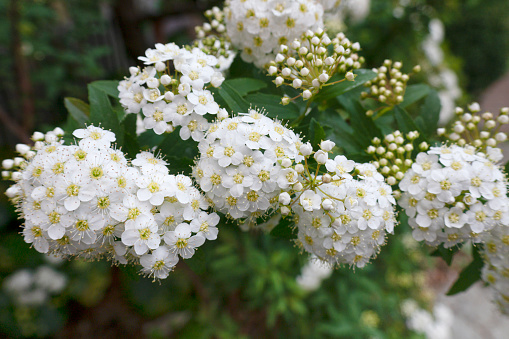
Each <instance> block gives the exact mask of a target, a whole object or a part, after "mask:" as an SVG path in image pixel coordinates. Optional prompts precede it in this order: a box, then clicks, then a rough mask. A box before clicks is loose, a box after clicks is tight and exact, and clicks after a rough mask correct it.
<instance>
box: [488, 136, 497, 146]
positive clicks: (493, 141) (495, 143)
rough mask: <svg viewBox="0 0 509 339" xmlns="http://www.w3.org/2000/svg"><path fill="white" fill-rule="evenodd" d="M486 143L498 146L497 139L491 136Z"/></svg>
mask: <svg viewBox="0 0 509 339" xmlns="http://www.w3.org/2000/svg"><path fill="white" fill-rule="evenodd" d="M486 145H488V146H490V147H495V146H497V141H496V140H495V139H493V138H489V139H488V140H486Z"/></svg>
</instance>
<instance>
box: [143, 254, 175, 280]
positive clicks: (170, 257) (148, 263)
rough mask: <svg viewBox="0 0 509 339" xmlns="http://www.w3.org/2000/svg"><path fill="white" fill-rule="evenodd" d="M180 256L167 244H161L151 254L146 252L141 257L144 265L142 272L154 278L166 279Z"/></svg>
mask: <svg viewBox="0 0 509 339" xmlns="http://www.w3.org/2000/svg"><path fill="white" fill-rule="evenodd" d="M178 260H179V259H178V256H177V255H176V254H174V253H172V252H170V251H169V250H168V248H166V246H160V247H158V248H157V249H156V250H154V251H153V252H152V253H151V254H145V255H143V256H142V257H141V258H140V264H141V266H143V269H142V272H143V273H145V274H147V275H148V276H149V277H154V279H165V278H167V277H168V275H169V273H170V272H171V271H172V270H173V268H174V267H175V265H177V263H178Z"/></svg>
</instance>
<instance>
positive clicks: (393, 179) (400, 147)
mask: <svg viewBox="0 0 509 339" xmlns="http://www.w3.org/2000/svg"><path fill="white" fill-rule="evenodd" d="M417 138H419V132H417V131H411V132H408V133H407V134H406V135H405V134H403V133H401V132H400V131H395V132H393V133H391V134H388V135H386V136H385V137H384V139H383V140H380V139H379V138H377V137H375V138H373V140H372V141H371V145H370V146H369V147H368V148H367V150H366V152H367V153H368V154H371V155H372V156H373V157H374V158H375V161H374V162H373V165H375V167H376V168H377V169H378V172H380V173H382V175H383V176H384V177H385V178H386V180H387V183H388V184H389V185H397V184H398V183H399V182H400V181H401V179H403V177H404V176H405V173H406V172H407V170H408V169H409V168H411V167H412V165H413V163H414V161H413V159H412V151H413V150H414V141H415V140H416V139H417ZM428 148H429V145H428V144H427V143H426V142H422V143H421V144H420V145H419V150H420V151H421V152H425V151H427V150H428ZM395 193H396V192H395Z"/></svg>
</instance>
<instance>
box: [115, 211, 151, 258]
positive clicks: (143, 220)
mask: <svg viewBox="0 0 509 339" xmlns="http://www.w3.org/2000/svg"><path fill="white" fill-rule="evenodd" d="M122 242H123V243H124V244H125V245H127V246H134V251H135V253H136V254H137V255H142V254H145V253H147V251H148V250H149V249H152V250H154V249H156V248H158V247H159V244H160V242H161V238H160V237H159V234H157V224H156V222H155V220H154V219H153V218H150V217H148V216H146V215H141V216H139V217H138V218H136V220H134V222H133V223H130V224H128V225H126V229H125V231H124V233H122Z"/></svg>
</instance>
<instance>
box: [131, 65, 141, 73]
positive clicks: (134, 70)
mask: <svg viewBox="0 0 509 339" xmlns="http://www.w3.org/2000/svg"><path fill="white" fill-rule="evenodd" d="M139 70H140V69H139V68H138V67H134V66H132V67H129V74H131V75H136V74H138V72H139Z"/></svg>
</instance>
